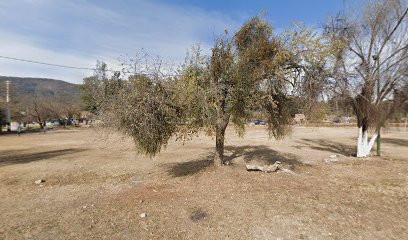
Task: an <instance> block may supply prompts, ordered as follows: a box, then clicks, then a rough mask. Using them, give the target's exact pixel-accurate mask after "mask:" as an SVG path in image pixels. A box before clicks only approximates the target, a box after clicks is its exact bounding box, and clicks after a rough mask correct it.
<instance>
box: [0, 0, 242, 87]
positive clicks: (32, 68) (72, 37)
mask: <svg viewBox="0 0 408 240" xmlns="http://www.w3.org/2000/svg"><path fill="white" fill-rule="evenodd" d="M103 4H105V5H104V6H103ZM106 4H107V3H106V2H104V3H101V4H100V3H99V2H98V5H96V4H95V3H91V2H89V1H85V0H75V1H51V0H38V1H29V0H25V1H8V2H0V14H1V16H2V21H1V22H0V35H1V36H2V37H1V38H0V44H1V46H3V47H2V48H0V55H4V56H10V57H16V58H26V59H31V60H38V61H42V62H50V63H55V64H62V65H70V66H78V67H91V68H92V67H94V65H95V62H96V60H98V59H99V60H104V61H107V62H108V64H110V65H112V66H116V64H117V58H118V57H119V56H120V55H123V54H129V55H130V56H132V55H133V54H135V53H136V52H137V51H138V50H140V49H141V48H143V49H144V50H145V51H147V52H149V53H151V54H154V55H160V56H163V57H165V58H171V59H173V60H176V61H178V60H182V59H183V57H184V56H185V53H186V50H187V48H189V47H190V46H191V45H192V44H194V43H201V44H202V45H203V47H204V48H207V49H208V48H209V47H210V46H211V44H212V38H213V36H214V35H218V34H222V33H223V30H224V29H225V28H228V29H236V28H237V26H238V24H239V23H240V22H242V19H231V18H230V17H228V16H225V15H223V14H221V13H217V12H206V11H203V10H201V9H198V8H184V7H180V6H171V5H168V4H165V3H160V2H157V1H147V0H140V1H124V2H123V1H120V2H119V1H114V2H109V4H110V5H106ZM17 13H19V14H17ZM0 69H1V70H0V75H10V76H35V77H48V78H57V79H61V80H66V81H70V82H74V83H80V82H81V81H82V78H83V77H84V76H87V75H89V74H90V73H89V72H88V71H78V70H66V69H61V68H53V67H46V66H41V65H35V64H29V63H22V62H13V61H9V60H4V59H0Z"/></svg>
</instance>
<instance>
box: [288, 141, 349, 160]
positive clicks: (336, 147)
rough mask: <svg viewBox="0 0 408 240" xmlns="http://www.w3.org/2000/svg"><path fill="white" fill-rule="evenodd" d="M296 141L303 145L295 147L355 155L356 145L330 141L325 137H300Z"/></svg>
mask: <svg viewBox="0 0 408 240" xmlns="http://www.w3.org/2000/svg"><path fill="white" fill-rule="evenodd" d="M298 143H300V144H303V145H298V146H295V148H297V149H302V148H310V149H314V150H319V151H325V152H331V153H336V154H340V155H345V156H356V152H357V148H356V146H352V145H348V144H344V143H339V142H334V141H330V140H327V139H309V138H302V139H301V141H298Z"/></svg>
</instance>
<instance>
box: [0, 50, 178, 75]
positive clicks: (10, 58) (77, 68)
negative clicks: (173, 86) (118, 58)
mask: <svg viewBox="0 0 408 240" xmlns="http://www.w3.org/2000/svg"><path fill="white" fill-rule="evenodd" d="M0 58H4V59H8V60H14V61H20V62H27V63H35V64H41V65H47V66H52V67H60V68H69V69H76V70H90V71H96V70H97V69H96V68H87V67H74V66H68V65H62V64H54V63H47V62H41V61H36V60H30V59H24V58H15V57H8V56H2V55H0ZM104 71H107V72H112V73H116V72H120V71H115V70H113V69H105V70H104ZM123 73H127V74H129V73H130V74H142V75H152V76H154V75H155V74H150V73H143V72H140V73H134V72H130V71H126V72H125V71H123ZM160 75H162V76H164V77H174V76H179V74H160Z"/></svg>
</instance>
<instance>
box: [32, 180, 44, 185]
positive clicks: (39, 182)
mask: <svg viewBox="0 0 408 240" xmlns="http://www.w3.org/2000/svg"><path fill="white" fill-rule="evenodd" d="M43 182H45V180H44V179H38V180H36V181H35V182H34V183H35V184H41V183H43Z"/></svg>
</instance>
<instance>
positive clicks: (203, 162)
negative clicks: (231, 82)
mask: <svg viewBox="0 0 408 240" xmlns="http://www.w3.org/2000/svg"><path fill="white" fill-rule="evenodd" d="M355 136H356V129H354V128H301V127H299V128H296V129H295V130H294V132H293V134H292V136H290V137H288V138H286V139H284V140H282V141H275V140H269V141H268V136H267V134H266V133H265V130H264V129H263V127H258V126H257V127H251V128H249V129H248V132H247V134H246V135H245V137H244V138H243V139H240V138H238V137H236V136H235V135H234V130H233V129H228V132H227V142H226V146H227V147H226V155H227V159H228V160H230V161H231V165H230V166H228V167H222V168H219V169H214V168H213V167H212V166H211V165H210V164H211V161H210V159H211V156H212V151H213V145H214V143H213V142H214V141H213V139H211V138H209V137H200V138H195V139H193V140H192V141H190V142H186V143H184V144H183V143H180V142H176V143H171V144H169V146H168V147H167V148H166V149H165V150H163V151H162V153H160V154H159V155H158V156H156V157H155V158H152V159H150V158H147V157H144V156H140V155H137V154H136V152H135V151H134V149H133V145H132V144H131V142H129V141H128V140H126V139H122V138H120V137H118V136H115V135H111V136H109V137H107V138H105V140H104V141H101V136H100V135H99V134H97V133H96V132H94V131H92V130H82V131H53V132H49V133H47V134H27V135H22V136H21V137H18V136H2V137H0V195H1V196H2V198H1V199H0V208H1V216H0V222H1V226H0V239H101V238H103V239H356V238H360V239H408V234H407V232H408V227H407V226H408V134H407V133H402V132H386V133H384V134H383V138H384V139H383V143H384V144H383V150H384V156H383V157H381V158H377V157H371V158H370V159H365V160H361V159H356V158H354V157H352V155H353V154H354V152H355V147H354V143H355ZM332 154H336V155H337V161H335V162H325V161H324V159H327V158H328V157H329V156H330V155H332ZM277 160H279V161H281V162H282V163H283V165H284V166H285V167H287V168H290V169H291V170H292V171H293V173H294V174H291V173H283V172H281V173H269V174H266V173H260V172H246V171H245V170H244V168H245V164H247V163H249V162H250V163H261V164H264V163H273V162H275V161H277ZM37 179H45V181H46V182H45V183H43V184H41V185H36V184H34V181H35V180H37ZM141 213H147V217H146V218H143V219H141V218H140V217H139V215H140V214H141Z"/></svg>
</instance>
